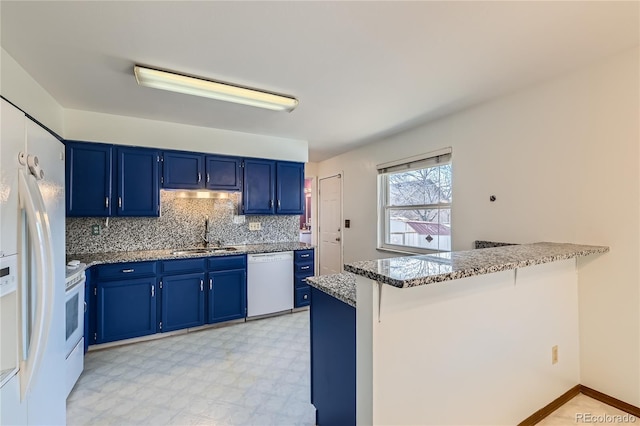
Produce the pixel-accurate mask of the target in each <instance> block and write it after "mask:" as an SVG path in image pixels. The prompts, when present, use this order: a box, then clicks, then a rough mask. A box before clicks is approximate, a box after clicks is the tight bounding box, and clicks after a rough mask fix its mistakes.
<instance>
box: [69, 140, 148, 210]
mask: <svg viewBox="0 0 640 426" xmlns="http://www.w3.org/2000/svg"><path fill="white" fill-rule="evenodd" d="M66 152H67V154H66V156H67V159H66V163H65V166H66V202H67V216H90V217H104V216H107V217H108V216H159V215H160V185H159V166H158V161H159V155H158V151H156V150H153V149H147V148H134V147H118V148H116V147H114V146H113V145H105V144H100V143H91V142H66Z"/></svg>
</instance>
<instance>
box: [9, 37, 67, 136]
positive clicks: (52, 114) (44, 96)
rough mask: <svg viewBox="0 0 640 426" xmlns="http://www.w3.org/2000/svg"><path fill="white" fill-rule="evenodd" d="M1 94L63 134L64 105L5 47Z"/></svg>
mask: <svg viewBox="0 0 640 426" xmlns="http://www.w3.org/2000/svg"><path fill="white" fill-rule="evenodd" d="M0 94H2V96H4V97H5V98H6V99H8V100H9V101H10V102H11V103H13V104H14V105H16V106H17V107H18V108H20V109H22V110H23V111H25V112H26V113H28V114H29V115H31V116H32V117H34V118H35V119H36V120H38V121H40V122H41V123H42V124H44V125H45V126H47V127H48V128H49V129H51V130H53V131H54V132H56V133H57V134H58V135H60V136H62V134H63V128H64V120H63V114H64V111H63V109H62V107H61V106H60V104H58V102H56V100H55V99H53V97H52V96H51V95H50V94H49V92H47V91H46V90H44V89H43V88H42V86H40V85H39V84H38V82H36V81H35V80H34V79H33V78H31V76H30V75H29V74H27V72H26V71H25V70H24V68H22V67H21V66H20V64H18V63H17V62H16V61H15V60H14V59H13V58H12V57H11V56H10V55H9V54H8V53H7V52H6V51H5V50H4V49H0Z"/></svg>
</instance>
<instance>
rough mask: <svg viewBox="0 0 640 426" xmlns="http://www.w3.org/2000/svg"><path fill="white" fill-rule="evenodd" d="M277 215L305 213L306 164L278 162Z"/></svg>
mask: <svg viewBox="0 0 640 426" xmlns="http://www.w3.org/2000/svg"><path fill="white" fill-rule="evenodd" d="M276 200H277V204H276V213H278V214H303V213H304V164H303V163H290V162H283V161H278V163H277V170H276Z"/></svg>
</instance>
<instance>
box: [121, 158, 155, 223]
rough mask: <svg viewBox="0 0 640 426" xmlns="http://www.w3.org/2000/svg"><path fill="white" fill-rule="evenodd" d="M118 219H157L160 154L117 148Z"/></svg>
mask: <svg viewBox="0 0 640 426" xmlns="http://www.w3.org/2000/svg"><path fill="white" fill-rule="evenodd" d="M116 156H117V163H118V172H117V176H118V198H117V200H118V201H117V204H118V205H117V209H118V210H117V211H118V215H119V216H160V183H159V181H160V179H159V175H158V170H159V167H158V164H159V161H160V153H159V152H158V151H155V150H152V149H142V148H117V150H116Z"/></svg>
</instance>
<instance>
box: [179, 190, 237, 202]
mask: <svg viewBox="0 0 640 426" xmlns="http://www.w3.org/2000/svg"><path fill="white" fill-rule="evenodd" d="M172 192H174V193H175V194H176V197H177V198H209V199H216V200H224V199H229V198H231V194H234V192H223V191H210V190H206V189H179V190H174V191H172Z"/></svg>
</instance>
